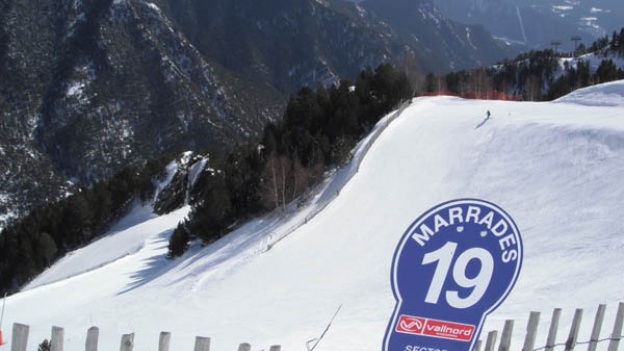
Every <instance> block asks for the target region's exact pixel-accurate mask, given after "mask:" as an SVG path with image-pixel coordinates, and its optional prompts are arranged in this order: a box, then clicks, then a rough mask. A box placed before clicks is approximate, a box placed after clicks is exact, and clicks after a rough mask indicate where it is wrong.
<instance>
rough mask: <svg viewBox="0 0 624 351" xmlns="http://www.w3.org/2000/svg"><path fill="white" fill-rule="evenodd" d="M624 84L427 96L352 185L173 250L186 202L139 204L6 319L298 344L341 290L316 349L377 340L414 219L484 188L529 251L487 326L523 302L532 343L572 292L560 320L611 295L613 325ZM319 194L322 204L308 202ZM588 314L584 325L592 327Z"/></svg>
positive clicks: (146, 343) (620, 274) (148, 337)
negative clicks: (544, 92) (502, 95)
mask: <svg viewBox="0 0 624 351" xmlns="http://www.w3.org/2000/svg"><path fill="white" fill-rule="evenodd" d="M622 84H623V83H622V82H619V83H613V84H610V85H604V86H600V87H593V88H590V89H588V90H584V91H580V92H578V93H576V94H574V95H572V96H569V97H566V98H564V99H561V100H559V101H558V102H554V103H520V102H498V101H475V100H462V99H458V98H450V97H435V98H419V99H416V100H414V102H413V103H412V104H411V105H410V106H409V107H408V108H407V109H405V110H404V111H403V112H402V113H401V115H400V116H399V117H398V118H397V119H396V120H394V121H393V122H392V123H389V125H388V127H387V128H386V129H385V130H384V131H383V132H382V133H381V134H380V135H379V137H378V138H377V139H376V141H375V142H374V143H373V145H372V147H371V148H370V150H369V151H368V153H367V154H366V155H365V157H364V158H363V160H362V163H361V164H360V166H359V171H358V172H357V173H356V174H355V175H354V176H353V177H352V178H351V180H350V181H349V182H347V183H346V184H344V187H342V185H343V184H342V182H343V179H346V178H348V177H347V175H348V171H347V172H346V173H347V174H345V173H344V172H343V173H340V172H339V173H337V174H336V175H335V178H334V179H333V181H328V184H327V185H326V188H325V189H324V190H321V192H319V193H318V194H317V196H316V197H315V198H314V199H313V200H312V201H311V202H310V204H309V206H308V207H305V208H303V209H300V212H294V213H293V214H292V216H288V217H286V218H276V217H271V216H269V217H266V218H262V219H258V220H255V221H252V222H250V223H248V224H247V225H245V226H243V227H241V228H240V229H238V230H237V231H236V232H234V233H232V234H231V235H229V236H227V237H226V238H224V239H223V240H221V241H219V242H217V243H216V244H214V245H212V246H209V247H205V248H200V247H194V248H192V250H191V252H189V253H188V254H187V255H186V256H184V257H183V258H182V259H180V260H178V261H175V262H169V261H167V260H166V259H165V258H164V255H165V254H166V245H167V238H168V236H169V235H170V233H171V231H172V230H173V228H174V227H175V225H176V223H177V221H178V220H181V219H182V218H183V217H184V216H185V215H186V213H187V210H188V209H182V210H180V211H178V212H176V213H173V214H171V215H169V216H167V217H160V218H155V217H153V216H151V215H149V214H147V213H145V211H144V210H141V209H137V211H136V212H135V213H134V214H133V215H132V216H131V217H130V218H128V219H126V222H125V224H124V223H120V224H119V226H117V227H116V229H115V233H112V234H111V235H109V236H107V237H106V238H104V239H102V240H100V241H98V242H96V243H95V244H93V246H92V247H88V248H85V249H83V250H80V251H77V252H75V253H73V254H72V255H71V256H70V257H68V258H66V259H64V260H62V261H60V262H59V263H58V264H57V266H55V267H53V268H52V269H50V270H49V271H48V272H46V273H44V274H43V275H42V276H41V277H39V278H38V279H37V280H36V281H35V282H33V284H31V285H30V286H29V287H28V289H26V290H25V291H23V292H21V293H19V294H17V295H15V296H12V297H10V298H9V299H8V301H7V305H6V312H5V316H4V329H5V330H6V329H8V327H7V326H10V325H11V324H12V323H13V322H20V323H25V324H29V325H30V326H31V335H32V336H31V339H30V343H31V344H30V345H31V348H34V347H35V346H34V344H35V343H39V342H41V341H42V340H43V339H44V338H45V337H49V331H50V328H51V326H52V325H58V326H62V327H64V328H65V349H66V350H68V351H74V350H80V349H83V348H84V343H85V337H86V330H87V329H88V328H89V327H90V326H92V325H95V326H98V327H99V328H100V349H102V350H114V349H117V348H118V347H119V338H120V336H121V334H123V333H129V332H135V333H136V336H135V344H136V346H135V350H150V349H154V348H155V347H156V345H157V341H158V334H159V332H160V331H170V332H172V341H171V343H172V348H173V349H176V350H182V351H183V350H192V347H193V343H194V337H195V336H197V335H201V336H209V337H211V338H212V343H211V344H212V349H214V350H234V349H235V348H236V347H237V346H238V344H239V343H241V342H249V343H251V344H252V346H253V349H254V350H255V349H258V350H260V349H268V347H269V346H270V345H273V344H281V345H282V346H283V349H284V350H305V347H306V346H305V343H306V341H308V340H310V339H312V338H314V337H317V336H318V335H319V334H320V333H321V332H322V331H323V329H324V328H325V327H326V325H327V323H328V322H329V320H330V318H331V317H332V315H333V314H334V312H335V311H336V309H337V308H338V307H339V306H340V305H342V308H341V310H340V312H339V313H338V315H337V316H336V318H335V320H334V321H333V323H332V326H331V328H330V329H329V331H328V333H327V334H326V335H325V338H324V339H323V340H322V341H321V343H320V344H319V346H318V348H317V350H378V349H380V348H381V344H382V340H383V335H384V332H385V330H386V325H387V322H388V319H389V318H390V315H391V313H392V310H393V307H394V300H393V296H392V291H391V287H390V265H391V261H392V255H393V253H394V249H395V247H396V245H397V244H398V241H399V239H400V238H401V236H402V234H403V232H404V231H405V229H406V228H407V227H408V226H409V225H410V224H411V223H412V222H413V220H414V219H416V217H418V216H419V215H420V214H421V213H422V212H423V211H425V210H427V209H428V208H430V207H432V206H433V205H436V204H438V203H440V202H442V201H446V200H451V199H456V198H464V197H475V198H482V199H484V200H488V201H491V202H494V203H496V204H498V205H499V206H501V207H502V208H504V209H505V210H506V211H507V212H508V213H509V214H510V215H511V216H512V217H513V218H514V220H515V222H516V223H517V225H518V227H519V229H520V231H521V233H522V236H523V242H524V250H525V258H524V266H523V269H522V272H521V274H520V277H519V280H518V282H517V284H516V287H515V288H514V290H513V291H512V293H511V295H510V296H509V298H508V299H507V300H506V302H504V303H503V304H502V305H501V306H500V307H499V309H498V310H497V311H495V312H494V313H493V314H492V315H491V316H490V317H489V318H488V320H487V321H486V324H485V327H484V330H485V331H487V330H492V329H500V328H501V327H502V325H503V321H504V320H505V319H508V318H514V319H516V332H515V334H514V339H515V340H517V342H521V340H522V338H523V335H522V332H523V326H524V325H526V320H527V317H528V313H529V311H532V310H535V311H541V312H542V313H543V314H549V313H550V311H551V310H552V309H553V308H555V307H561V308H563V309H564V313H563V316H562V321H561V324H562V325H564V326H567V324H568V321H569V320H570V319H571V315H572V314H573V309H574V308H577V307H582V308H586V309H587V311H586V313H587V315H588V316H589V315H592V314H593V312H592V309H594V308H595V307H596V305H597V304H599V303H606V304H608V309H607V321H608V322H606V324H605V325H607V326H606V327H605V328H603V329H605V330H604V331H603V334H604V335H603V336H606V335H608V333H609V332H610V331H608V330H607V329H610V328H611V327H610V325H608V324H609V323H610V322H611V321H612V320H613V319H612V316H613V314H614V309H615V305H616V303H617V302H619V301H624V291H623V290H622V286H621V284H622V282H623V281H624V260H622V259H621V251H622V250H623V249H624V234H622V231H621V228H622V226H621V218H622V217H623V215H624V179H623V178H622V176H621V175H622V174H624V150H623V148H624V116H623V115H622V104H624V103H623V102H622V101H619V102H617V100H618V99H617V98H613V96H614V95H617V94H619V96H620V97H621V96H622V94H624V87H623V86H622ZM590 96H591V99H592V101H593V102H594V103H592V104H591V105H589V106H588V104H587V103H585V101H586V100H587V99H588V97H590ZM605 96H606V97H605ZM614 100H616V103H615V104H614V102H613V101H614ZM614 105H615V106H614ZM488 110H489V111H491V114H492V117H491V118H490V119H488V120H485V117H486V111H488ZM384 123H387V121H385V120H384V121H382V122H381V124H380V125H379V126H378V128H381V127H382V126H383V124H384ZM359 152H360V153H358V155H362V153H361V150H360V151H359ZM351 167H352V169H356V168H357V167H356V166H355V165H351ZM330 198H334V199H333V201H331V202H327V201H326V200H327V199H330ZM317 206H321V207H322V206H325V207H324V208H323V210H322V211H320V212H319V213H318V214H317V215H316V216H314V217H312V216H311V214H312V213H313V212H315V210H316V207H317ZM305 218H308V220H307V221H305V220H304V219H305ZM301 223H304V224H303V225H301V226H300V227H297V226H298V225H299V224H301ZM287 234H288V235H287ZM121 237H124V239H123V240H116V239H115V238H121ZM126 238H127V239H126ZM126 240H127V241H126ZM102 251H106V254H102ZM96 254H97V255H101V256H100V257H99V258H97V259H96V260H95V261H94V259H95V257H96ZM72 261H73V262H74V263H71V264H70V262H72ZM81 270H83V271H86V272H85V273H84V274H77V273H79V272H80V271H81ZM63 276H70V278H68V279H64V280H59V279H61V278H63ZM545 318H546V319H547V318H548V317H545ZM586 319H587V320H586V323H585V324H584V326H583V329H582V331H581V340H588V339H589V337H588V335H589V329H590V328H591V325H590V324H591V321H589V320H588V319H589V318H586ZM547 324H548V323H547V322H543V323H542V324H541V326H540V328H541V329H544V328H546V327H547ZM565 334H567V333H563V332H562V333H560V337H561V338H564V337H565V336H566V335H565ZM5 335H6V332H5ZM545 335H546V334H545V332H542V333H541V334H540V337H541V339H538V343H537V345H540V343H541V344H542V345H543V339H544V337H545ZM5 338H6V336H5ZM6 347H10V346H9V345H8V346H6ZM518 347H520V346H518ZM599 347H600V348H601V349H606V345H605V344H604V343H603V344H601V345H600V346H599Z"/></svg>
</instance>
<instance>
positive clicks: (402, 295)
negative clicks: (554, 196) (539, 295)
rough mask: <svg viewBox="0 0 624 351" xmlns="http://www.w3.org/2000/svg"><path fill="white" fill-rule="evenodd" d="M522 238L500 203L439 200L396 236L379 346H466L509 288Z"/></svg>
mask: <svg viewBox="0 0 624 351" xmlns="http://www.w3.org/2000/svg"><path fill="white" fill-rule="evenodd" d="M522 254H523V251H522V240H521V238H520V232H519V231H518V228H517V227H516V224H515V223H514V221H513V220H512V219H511V217H510V216H509V215H508V214H507V213H506V212H505V211H503V210H502V209H501V208H500V207H498V206H496V205H494V204H492V203H489V202H486V201H483V200H476V199H460V200H453V201H449V202H445V203H442V204H440V205H438V206H436V207H434V208H432V209H430V210H428V211H427V212H425V213H424V214H422V215H421V216H420V217H418V219H416V221H414V222H413V223H412V224H411V225H410V226H409V228H408V229H407V230H406V231H405V233H404V234H403V237H402V238H401V241H400V242H399V245H398V247H397V249H396V251H395V254H394V260H393V263H392V272H391V282H392V291H393V293H394V297H395V299H396V302H397V303H396V306H395V309H394V312H393V314H392V317H391V318H390V322H389V323H388V328H387V330H386V335H385V338H384V345H383V350H384V351H473V350H474V347H475V345H476V342H477V340H478V338H479V334H480V333H481V328H482V327H483V322H484V321H485V317H486V316H487V315H488V314H489V313H491V312H492V311H493V310H494V309H496V308H497V307H498V306H499V305H500V304H501V303H502V302H503V300H504V299H505V298H506V297H507V295H509V292H510V291H511V289H512V288H513V286H514V284H515V282H516V280H517V279H518V275H519V273H520V267H521V266H522Z"/></svg>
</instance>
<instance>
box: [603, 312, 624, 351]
mask: <svg viewBox="0 0 624 351" xmlns="http://www.w3.org/2000/svg"><path fill="white" fill-rule="evenodd" d="M622 324H624V302H620V306H619V307H618V311H617V314H616V315H615V324H613V333H611V341H609V348H608V349H607V350H608V351H617V349H618V346H620V339H622Z"/></svg>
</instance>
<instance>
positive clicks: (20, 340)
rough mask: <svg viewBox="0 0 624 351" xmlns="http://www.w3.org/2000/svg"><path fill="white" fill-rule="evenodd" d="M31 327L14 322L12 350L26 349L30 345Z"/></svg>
mask: <svg viewBox="0 0 624 351" xmlns="http://www.w3.org/2000/svg"><path fill="white" fill-rule="evenodd" d="M29 329H30V327H29V326H27V325H24V324H19V323H13V336H12V337H11V351H26V347H27V346H28V332H29Z"/></svg>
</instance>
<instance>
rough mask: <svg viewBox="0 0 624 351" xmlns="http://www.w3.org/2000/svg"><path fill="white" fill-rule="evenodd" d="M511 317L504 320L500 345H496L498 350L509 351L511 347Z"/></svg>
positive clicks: (512, 323) (512, 324) (512, 322)
mask: <svg viewBox="0 0 624 351" xmlns="http://www.w3.org/2000/svg"><path fill="white" fill-rule="evenodd" d="M513 326H514V321H513V319H509V320H506V321H505V327H504V328H503V335H502V336H501V342H500V345H498V351H509V349H510V347H511V335H512V334H513Z"/></svg>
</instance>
